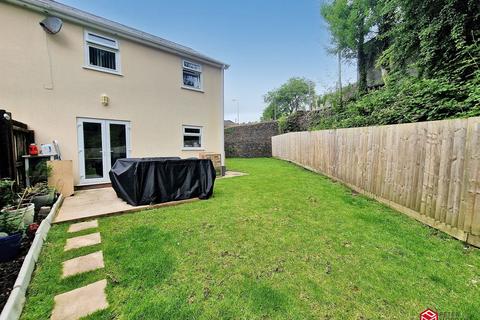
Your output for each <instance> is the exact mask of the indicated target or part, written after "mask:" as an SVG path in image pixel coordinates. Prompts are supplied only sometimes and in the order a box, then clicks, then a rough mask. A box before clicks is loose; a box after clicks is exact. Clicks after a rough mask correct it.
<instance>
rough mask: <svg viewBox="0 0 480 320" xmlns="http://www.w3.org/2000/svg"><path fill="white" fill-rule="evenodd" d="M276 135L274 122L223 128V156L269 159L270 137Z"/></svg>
mask: <svg viewBox="0 0 480 320" xmlns="http://www.w3.org/2000/svg"><path fill="white" fill-rule="evenodd" d="M277 134H278V123H277V122H276V121H270V122H262V123H256V124H246V125H239V126H234V127H228V128H225V156H226V157H227V158H233V157H238V158H255V157H271V156H272V136H275V135H277Z"/></svg>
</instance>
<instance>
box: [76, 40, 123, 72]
mask: <svg viewBox="0 0 480 320" xmlns="http://www.w3.org/2000/svg"><path fill="white" fill-rule="evenodd" d="M85 60H86V61H85V64H86V66H87V67H90V68H94V69H97V70H101V71H108V72H114V73H120V50H119V46H118V41H117V40H115V39H112V38H110V37H106V36H103V35H99V34H96V33H92V32H89V31H86V32H85Z"/></svg>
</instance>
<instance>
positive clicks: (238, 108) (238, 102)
mask: <svg viewBox="0 0 480 320" xmlns="http://www.w3.org/2000/svg"><path fill="white" fill-rule="evenodd" d="M232 101H233V102H237V123H238V124H240V100H239V99H232Z"/></svg>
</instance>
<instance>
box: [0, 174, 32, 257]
mask: <svg viewBox="0 0 480 320" xmlns="http://www.w3.org/2000/svg"><path fill="white" fill-rule="evenodd" d="M0 195H1V196H0V205H1V206H2V207H3V209H2V210H1V211H0V261H9V260H11V259H12V258H14V257H15V256H16V255H17V254H18V251H19V250H20V247H21V244H22V238H23V231H24V226H25V223H32V222H33V212H34V208H35V206H34V205H33V204H32V203H24V201H23V200H24V197H25V195H26V192H25V191H24V192H23V193H22V196H20V197H19V195H18V194H17V193H16V192H15V182H14V181H12V180H8V179H3V180H0ZM30 220H31V222H30Z"/></svg>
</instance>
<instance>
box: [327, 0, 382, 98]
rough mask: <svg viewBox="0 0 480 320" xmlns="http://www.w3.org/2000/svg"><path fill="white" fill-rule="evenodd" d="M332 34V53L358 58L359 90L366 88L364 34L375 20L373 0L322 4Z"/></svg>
mask: <svg viewBox="0 0 480 320" xmlns="http://www.w3.org/2000/svg"><path fill="white" fill-rule="evenodd" d="M321 14H322V16H323V18H324V19H325V20H326V21H327V23H328V25H329V29H330V33H331V35H332V45H333V48H331V49H330V52H331V53H334V54H340V57H342V56H343V57H344V58H346V59H357V72H358V86H357V88H358V92H359V93H361V94H363V93H365V92H366V91H367V64H366V62H367V61H366V54H365V47H364V45H365V38H366V36H367V35H368V34H369V33H370V32H371V30H372V28H373V26H374V25H376V22H377V20H378V13H377V1H376V0H333V1H332V2H330V3H325V4H323V5H322V7H321Z"/></svg>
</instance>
